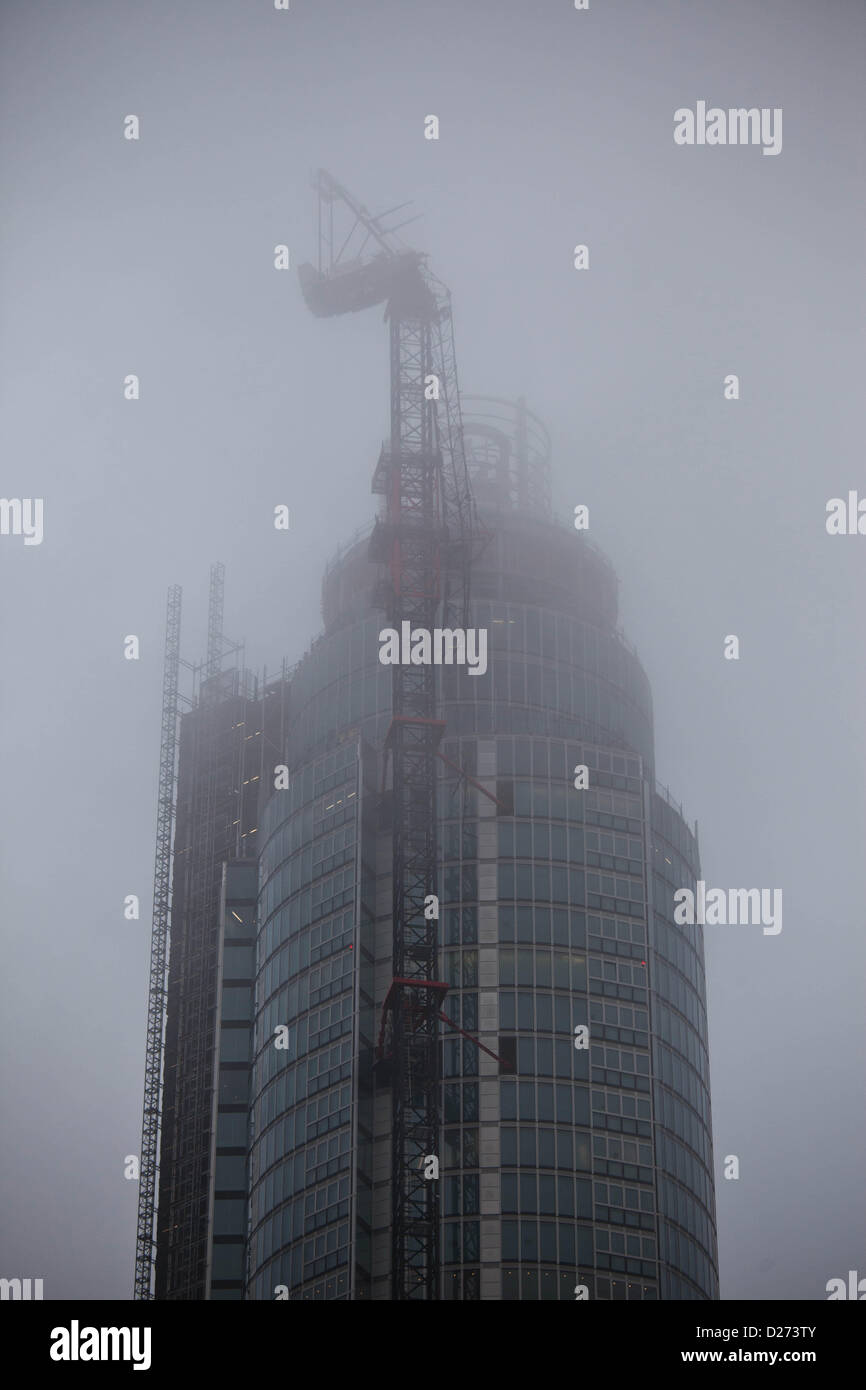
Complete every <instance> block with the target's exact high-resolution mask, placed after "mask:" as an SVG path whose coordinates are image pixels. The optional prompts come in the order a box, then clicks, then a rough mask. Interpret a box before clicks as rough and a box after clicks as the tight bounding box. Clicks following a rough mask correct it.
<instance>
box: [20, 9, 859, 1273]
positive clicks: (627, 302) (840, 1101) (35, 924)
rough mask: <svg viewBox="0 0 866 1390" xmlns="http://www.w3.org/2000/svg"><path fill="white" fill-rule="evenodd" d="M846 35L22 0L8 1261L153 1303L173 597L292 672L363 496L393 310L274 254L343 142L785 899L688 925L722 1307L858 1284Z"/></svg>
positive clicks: (742, 867) (716, 810)
mask: <svg viewBox="0 0 866 1390" xmlns="http://www.w3.org/2000/svg"><path fill="white" fill-rule="evenodd" d="M864 44H866V9H864V7H863V5H862V3H860V0H821V3H818V4H816V3H807V2H806V0H760V2H756V0H725V3H722V2H721V0H715V2H714V3H709V0H679V3H677V0H652V3H643V0H591V5H590V9H589V10H588V11H587V12H582V13H581V12H577V11H575V9H574V7H573V4H572V3H571V0H534V2H532V3H530V2H529V0H526V2H525V3H524V0H501V3H497V0H436V3H435V4H433V3H423V2H422V0H399V3H397V0H366V2H365V3H349V0H291V10H290V11H289V12H288V13H280V12H276V11H275V10H274V7H273V3H272V0H183V3H182V4H178V3H177V0H150V3H147V4H142V3H138V0H67V2H66V3H64V4H54V5H37V4H34V3H32V0H3V3H2V6H0V181H2V186H3V188H4V196H3V201H4V215H3V221H2V233H0V310H2V312H0V403H2V419H0V429H2V435H0V448H2V460H3V467H2V483H0V491H2V493H3V495H4V496H5V497H7V498H12V497H19V498H36V497H40V498H43V499H44V539H43V542H42V544H41V545H38V546H37V545H33V546H25V545H24V544H23V538H22V537H21V536H12V535H9V536H0V567H2V569H0V595H2V599H0V602H2V633H0V640H2V674H0V681H2V711H3V717H2V750H0V752H2V825H0V846H2V850H0V852H2V864H0V872H2V930H3V934H4V943H3V952H2V955H3V971H2V1033H3V1043H2V1073H0V1074H2V1117H3V1118H2V1147H0V1199H2V1226H0V1252H2V1257H0V1264H2V1269H0V1274H2V1275H3V1276H5V1277H13V1276H17V1277H34V1278H35V1277H41V1278H43V1279H44V1281H45V1296H46V1297H47V1298H63V1297H71V1296H75V1297H82V1298H100V1297H103V1298H104V1297H108V1298H116V1297H129V1296H131V1291H132V1277H133V1263H134V1247H135V1224H136V1206H137V1185H136V1184H135V1183H134V1182H128V1181H126V1180H125V1179H124V1176H123V1167H124V1158H125V1156H126V1155H127V1154H132V1153H137V1152H138V1150H139V1145H140V1124H141V1100H142V1085H143V1063H144V1043H145V1011H146V995H147V975H148V955H149V932H150V922H149V914H150V901H151V882H152V873H153V844H154V827H155V808H156V785H157V766H158V747H159V718H160V696H161V679H162V643H163V622H164V611H165V593H166V588H167V586H168V585H169V584H170V583H179V584H182V585H183V590H184V618H183V640H184V655H185V656H186V657H187V659H190V660H193V659H196V660H197V659H199V657H200V656H201V654H202V650H203V646H204V639H205V630H206V604H207V582H208V567H209V565H210V563H211V561H213V560H223V561H224V562H225V564H226V566H227V588H226V631H227V633H228V634H229V635H230V636H232V637H233V638H236V639H240V638H241V637H243V638H245V639H246V642H247V648H246V655H247V661H248V664H250V665H251V666H253V667H256V668H259V669H260V668H261V667H262V666H263V665H267V666H269V667H270V668H271V669H272V670H273V669H274V668H275V667H276V666H278V664H279V662H280V660H281V659H282V658H283V657H284V656H285V657H288V658H289V659H290V660H295V659H297V657H299V656H300V655H301V654H302V652H303V651H304V649H305V647H306V645H307V644H308V642H309V641H310V639H311V638H312V637H313V636H314V635H315V634H316V632H317V630H318V629H319V625H320V618H319V582H320V577H321V571H322V567H323V564H324V562H325V560H326V559H327V557H328V555H329V553H330V552H331V551H332V550H333V549H334V548H335V546H336V545H337V543H338V542H339V541H340V540H341V539H342V538H344V537H346V536H347V535H348V534H349V533H351V532H352V531H354V530H355V528H356V527H357V526H358V525H359V523H361V522H363V521H365V520H367V519H368V518H369V517H370V516H371V515H372V513H373V507H374V499H373V498H372V497H371V495H370V476H371V471H372V468H373V465H374V464H375V461H376V458H377V455H378V451H379V447H380V444H381V440H382V438H383V436H384V435H385V434H386V433H387V430H388V377H387V344H386V334H385V330H384V328H383V326H382V321H381V319H382V315H381V310H374V311H372V312H369V313H366V314H360V315H357V316H351V317H347V318H343V319H339V320H330V321H329V320H323V321H319V320H315V319H313V318H312V317H311V316H310V315H309V313H308V312H307V311H306V309H305V308H304V305H303V301H302V299H301V296H300V293H299V290H298V286H297V280H296V277H295V275H294V270H292V271H290V272H279V271H276V270H275V269H274V268H273V248H274V246H275V244H277V243H286V244H287V245H288V246H289V247H290V250H291V256H292V261H293V266H294V265H297V263H298V262H299V261H302V260H307V259H314V253H315V242H314V235H315V225H314V216H313V208H314V198H313V193H312V191H311V189H310V187H309V175H310V171H311V170H312V169H313V168H314V167H316V166H319V165H321V166H324V167H325V168H327V169H329V170H330V171H331V172H332V173H333V174H334V175H335V176H336V177H337V178H338V179H340V180H341V181H343V182H344V183H345V184H346V185H347V186H348V187H349V188H350V189H352V190H353V191H355V192H356V193H357V195H358V196H359V198H360V199H361V200H362V201H363V202H365V203H366V204H367V205H368V206H369V207H370V208H371V209H373V210H382V209H385V208H387V207H390V206H391V205H393V204H396V203H400V202H403V201H405V200H406V199H412V200H414V204H415V211H417V212H419V213H421V214H423V217H422V220H420V221H419V222H417V223H416V224H415V225H414V226H413V227H411V228H409V229H407V231H406V233H405V237H406V239H407V240H410V241H411V244H413V245H417V246H418V247H419V248H420V249H423V250H426V251H429V252H430V255H431V265H432V267H433V269H434V270H435V271H436V272H437V274H439V276H440V277H441V278H442V279H443V280H444V281H445V282H446V283H447V284H448V285H449V286H450V288H451V290H452V293H453V296H454V306H455V327H456V335H457V354H458V366H459V372H460V380H461V386H462V389H463V391H464V392H467V393H482V394H489V395H496V396H507V397H514V396H517V395H520V394H522V395H525V397H526V399H527V403H528V405H529V406H530V408H531V409H533V410H534V411H536V412H537V413H538V414H539V415H540V416H541V417H542V419H543V420H544V421H545V423H546V424H547V426H548V428H549V430H550V432H551V435H552V438H553V444H554V467H555V473H556V479H557V494H558V500H559V506H560V508H561V510H562V513H563V515H565V516H566V517H567V516H568V515H570V514H571V512H572V510H573V507H574V505H575V504H576V503H578V502H584V503H586V504H587V505H589V507H590V535H591V537H592V539H593V540H594V541H596V542H597V543H598V544H599V545H601V546H602V547H603V548H604V549H605V550H606V551H607V553H608V554H609V556H610V557H611V559H612V560H613V562H614V564H615V565H616V568H617V570H618V573H619V576H620V580H621V606H622V621H623V624H624V627H625V630H626V632H627V635H628V636H629V638H630V639H631V640H632V641H633V642H634V643H635V644H636V646H637V648H638V650H639V652H640V654H641V658H642V660H643V662H644V665H645V667H646V670H647V672H648V674H649V677H650V680H651V682H652V687H653V694H654V702H655V716H656V738H657V748H656V751H657V771H658V775H659V777H660V779H661V780H662V781H663V782H665V783H667V784H668V785H669V787H670V789H671V792H672V794H673V795H674V797H675V798H676V799H677V800H678V801H681V802H682V804H683V807H684V810H685V814H686V816H687V817H688V818H689V819H690V820H692V821H693V820H694V819H695V818H697V819H698V821H699V825H700V843H701V850H702V857H703V874H704V878H705V879H706V881H707V883H708V884H710V885H717V886H724V887H753V886H759V887H767V888H781V889H782V890H783V894H784V919H783V920H784V924H783V930H782V932H781V933H780V934H779V935H778V936H765V935H763V934H762V933H761V932H760V930H758V929H757V928H754V927H752V928H749V927H747V928H739V929H738V928H715V929H713V928H707V931H706V954H707V974H708V990H709V1020H710V1058H711V1069H712V1099H713V1118H714V1137H715V1150H716V1180H717V1202H718V1224H719V1253H720V1263H721V1282H722V1296H723V1298H728V1299H730V1298H746V1299H770V1298H786V1299H804V1300H810V1299H823V1298H825V1297H826V1293H825V1285H826V1282H827V1280H828V1279H830V1278H833V1277H837V1276H839V1277H843V1278H846V1277H847V1271H848V1270H849V1269H858V1270H860V1271H861V1272H862V1273H866V1263H864V1261H866V1242H864V1222H866V1210H864V1203H863V1199H862V1173H863V1158H864V1142H863V1141H864V1133H863V1130H864V1122H863V1056H864V1008H863V981H864V964H866V962H864V945H863V942H864V900H866V874H864V861H866V856H864V839H866V816H864V810H866V807H864V785H866V782H864V771H866V769H864V761H866V758H864V722H863V712H864V675H866V660H864V637H863V634H864V620H863V599H864V567H866V537H863V536H835V537H834V536H829V535H828V534H827V531H826V528H825V508H826V503H827V501H828V500H829V499H830V498H833V497H843V498H844V497H847V494H848V491H849V490H852V489H859V490H860V493H861V495H863V496H866V470H864V467H863V439H862V436H863V430H862V405H861V402H862V395H863V386H862V377H863V362H864V328H863V325H864V321H866V312H864V311H866V304H864V275H863V212H864V192H863V190H864V153H863V136H862V129H863V117H864V97H863V92H864V82H863V77H864V72H863V69H864V58H863V54H864ZM698 101H706V102H707V104H708V106H713V105H717V106H720V107H722V108H728V107H740V106H756V107H759V108H777V107H781V108H782V110H783V113H784V122H783V148H782V151H781V153H780V154H778V155H777V156H775V157H766V156H764V155H763V154H762V151H761V149H760V148H758V147H710V146H704V147H697V146H696V147H691V148H690V147H685V146H683V147H679V146H677V145H675V143H674V140H673V130H674V112H675V110H676V109H678V108H681V107H691V108H695V106H696V104H697V102H698ZM130 114H135V115H137V116H138V117H139V120H140V139H139V140H138V141H129V140H126V139H124V138H123V122H124V118H125V117H126V116H127V115H130ZM430 114H435V115H437V116H438V118H439V121H440V138H439V139H438V141H432V140H426V139H425V138H424V118H425V117H426V116H427V115H430ZM577 243H585V244H586V245H587V246H588V247H589V252H590V266H589V269H588V270H587V271H577V270H575V269H574V267H573V249H574V246H575V245H576V244H577ZM128 373H136V374H137V375H138V376H139V377H140V382H141V398H140V400H138V401H136V402H131V401H126V400H124V396H123V379H124V377H125V376H126V375H127V374H128ZM729 373H736V374H737V375H738V376H739V379H740V399H739V400H738V401H727V400H725V399H724V394H723V381H724V377H725V376H726V375H727V374H729ZM281 502H282V503H285V504H287V505H288V506H289V507H290V508H291V516H292V529H291V531H290V532H289V533H283V532H277V531H275V530H274V529H273V525H272V515H273V507H274V506H275V505H276V504H278V503H281ZM127 634H136V635H138V636H139V638H140V642H141V659H140V660H139V661H138V662H135V661H126V660H124V658H123V639H124V637H125V636H126V635H127ZM728 634H737V635H738V636H739V638H740V649H741V655H740V660H739V661H738V662H735V661H726V660H725V659H724V658H723V654H722V653H723V641H724V638H725V636H726V635H728ZM130 893H137V894H138V895H140V897H141V902H142V916H141V920H140V921H138V922H128V921H125V920H124V916H123V900H124V897H125V896H126V895H127V894H130ZM727 1154H736V1155H737V1156H738V1157H739V1160H740V1178H739V1180H738V1181H725V1180H724V1179H723V1178H722V1176H721V1175H722V1160H723V1158H724V1156H725V1155H727Z"/></svg>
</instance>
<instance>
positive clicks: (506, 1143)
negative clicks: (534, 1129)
mask: <svg viewBox="0 0 866 1390" xmlns="http://www.w3.org/2000/svg"><path fill="white" fill-rule="evenodd" d="M499 1139H500V1145H501V1150H500V1157H501V1162H502V1166H503V1167H504V1168H508V1167H512V1166H514V1165H516V1163H517V1130H516V1129H511V1128H508V1127H506V1126H503V1127H502V1129H500V1131H499Z"/></svg>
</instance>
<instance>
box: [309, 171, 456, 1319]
mask: <svg viewBox="0 0 866 1390" xmlns="http://www.w3.org/2000/svg"><path fill="white" fill-rule="evenodd" d="M314 187H315V188H316V189H317V192H318V212H319V251H318V269H317V270H316V269H314V268H313V266H311V265H303V266H301V267H300V268H299V272H298V274H299V278H300V282H301V287H302V290H303V293H304V298H305V300H306V302H307V306H308V307H309V309H310V310H311V311H312V312H313V313H314V314H316V315H317V316H320V317H327V316H330V315H334V314H343V313H350V312H355V311H357V310H359V309H364V308H368V307H371V306H372V305H374V304H378V303H382V302H383V301H384V302H385V304H386V311H385V316H386V319H387V320H388V322H389V332H390V370H391V410H390V426H391V428H390V440H389V445H388V446H387V447H383V449H382V452H381V455H380V457H379V461H378V464H377V467H376V470H375V474H374V478H373V490H374V492H378V493H380V494H382V495H383V496H384V498H385V515H384V518H380V519H379V520H378V521H377V523H376V526H375V528H374V531H373V535H372V537H371V541H370V558H371V559H374V560H378V561H379V562H380V563H383V564H387V566H388V579H387V581H386V583H385V585H384V589H383V597H382V606H383V607H384V608H385V610H386V612H387V614H388V619H389V622H390V623H391V625H392V626H393V627H394V628H396V629H397V631H398V632H399V631H400V630H401V624H402V623H404V622H406V623H408V624H409V625H410V628H414V627H416V626H417V627H421V628H425V629H427V630H431V629H432V628H433V627H434V626H435V623H436V616H437V613H438V612H439V611H440V605H441V604H442V603H443V598H445V599H447V595H446V594H445V593H444V590H443V575H445V574H447V572H449V571H450V572H452V573H453V572H455V571H456V572H457V573H459V574H460V576H461V585H460V587H461V590H462V599H463V602H462V605H461V607H462V611H463V614H464V616H465V615H466V614H467V613H468V607H467V605H468V596H469V565H470V561H471V556H472V547H473V540H474V537H476V536H477V534H478V528H477V523H476V520H475V515H474V508H473V505H472V498H471V492H470V487H469V477H468V472H467V468H466V460H465V456H464V450H463V430H462V424H461V418H460V398H459V391H458V385H457V376H456V363H455V356H454V341H453V329H452V320H451V305H450V295H449V293H448V291H447V289H446V288H445V286H444V285H442V284H441V282H440V281H438V280H437V279H436V277H435V276H433V275H432V274H431V273H430V271H429V270H427V268H426V265H425V257H424V256H423V255H422V254H420V253H419V252H417V251H412V250H410V249H408V248H405V247H403V246H402V245H401V244H399V243H398V242H397V241H396V240H395V238H394V232H395V230H396V228H394V227H390V228H386V227H385V225H384V220H385V218H386V217H389V216H390V215H391V213H393V212H395V211H397V209H392V210H391V213H385V214H383V215H382V216H380V217H372V216H371V215H370V214H369V213H368V211H367V209H366V208H364V207H363V206H362V205H361V204H360V203H358V202H357V200H356V199H355V198H353V197H352V195H351V194H350V193H348V192H347V190H346V189H345V188H343V187H342V186H341V185H340V184H338V183H337V182H336V180H334V179H333V178H331V176H330V175H329V174H327V173H326V172H325V171H324V170H319V171H318V173H317V175H316V176H315V179H314ZM401 206H405V204H403V205H401ZM346 213H348V215H349V219H350V220H349V229H348V233H347V234H346V235H345V237H344V238H343V239H342V240H340V238H339V237H338V236H335V225H334V224H335V214H336V215H337V220H339V219H340V217H345V215H346ZM401 225H405V223H404V224H401ZM356 233H357V235H358V236H360V238H361V243H360V246H358V245H357V237H356ZM370 241H372V242H373V243H374V245H375V247H376V248H377V249H376V250H375V251H374V253H373V254H372V255H368V256H367V257H366V259H365V258H364V251H365V248H366V247H367V245H368V243H369V242H370ZM353 242H354V244H353ZM338 244H339V250H338V249H337V247H338ZM443 453H444V457H443ZM444 727H445V725H444V722H443V721H442V720H439V719H437V717H436V673H435V671H434V669H433V667H432V665H429V664H427V665H406V666H403V665H395V666H394V667H393V676H392V718H391V724H390V728H389V731H388V735H387V738H386V753H387V754H389V755H390V758H391V764H392V787H393V829H392V875H393V954H392V960H393V963H392V970H393V979H392V982H391V986H390V989H389V990H388V994H387V998H386V1000H385V1003H384V1006H383V1017H382V1029H381V1036H382V1037H383V1038H385V1039H386V1047H387V1051H388V1064H389V1066H388V1070H389V1077H390V1083H391V1088H392V1132H391V1142H392V1180H391V1190H392V1212H391V1222H392V1258H391V1281H392V1283H391V1288H392V1297H393V1298H394V1299H398V1300H401V1299H437V1298H439V1296H440V1290H439V1208H440V1204H439V1183H438V1182H437V1181H435V1180H428V1179H426V1178H425V1167H426V1165H425V1159H426V1158H427V1157H428V1156H430V1155H437V1156H438V1151H439V1091H440V1075H439V1072H440V1065H439V1018H440V1013H441V1005H442V1000H443V998H444V995H445V992H446V990H447V986H446V985H445V984H443V983H442V981H440V980H439V979H438V909H436V908H434V907H433V904H432V903H431V901H430V900H431V898H433V897H436V896H437V872H438V857H439V856H438V845H437V808H436V782H437V777H436V767H437V764H436V755H437V750H438V744H439V741H440V739H441V737H442V732H443V730H444ZM437 901H438V898H437ZM383 1076H384V1072H383V1070H382V1069H380V1077H383Z"/></svg>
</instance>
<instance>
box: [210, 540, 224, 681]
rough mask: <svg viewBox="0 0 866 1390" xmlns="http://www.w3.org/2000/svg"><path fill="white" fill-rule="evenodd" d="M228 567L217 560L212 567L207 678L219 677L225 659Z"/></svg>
mask: <svg viewBox="0 0 866 1390" xmlns="http://www.w3.org/2000/svg"><path fill="white" fill-rule="evenodd" d="M225 582H226V567H225V565H224V564H223V563H222V561H220V560H217V561H216V563H215V564H213V565H211V567H210V593H209V595H208V606H207V664H206V666H205V677H206V678H209V677H210V676H216V675H219V672H220V668H221V666H222V657H223V608H224V606H225Z"/></svg>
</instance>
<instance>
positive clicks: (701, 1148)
mask: <svg viewBox="0 0 866 1390" xmlns="http://www.w3.org/2000/svg"><path fill="white" fill-rule="evenodd" d="M654 1099H655V1115H656V1124H659V1125H663V1126H664V1128H665V1129H669V1130H670V1131H671V1132H672V1133H673V1134H675V1135H678V1136H679V1138H680V1139H682V1140H683V1141H684V1142H685V1143H686V1144H688V1146H689V1147H690V1148H692V1149H694V1151H695V1153H696V1154H697V1155H698V1157H699V1158H701V1159H702V1160H703V1162H704V1165H705V1167H707V1168H709V1167H710V1166H711V1164H712V1154H711V1146H710V1135H709V1126H708V1125H707V1124H705V1123H703V1122H702V1120H701V1117H700V1115H698V1114H696V1113H695V1111H694V1110H693V1109H692V1107H691V1106H690V1105H687V1104H686V1103H685V1101H684V1100H681V1099H680V1097H679V1096H675V1095H674V1094H673V1092H672V1091H669V1090H668V1089H667V1087H666V1086H661V1085H659V1083H658V1082H656V1084H655V1090H654Z"/></svg>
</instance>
